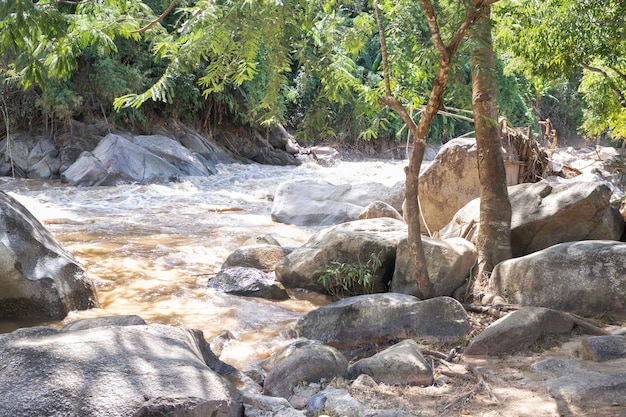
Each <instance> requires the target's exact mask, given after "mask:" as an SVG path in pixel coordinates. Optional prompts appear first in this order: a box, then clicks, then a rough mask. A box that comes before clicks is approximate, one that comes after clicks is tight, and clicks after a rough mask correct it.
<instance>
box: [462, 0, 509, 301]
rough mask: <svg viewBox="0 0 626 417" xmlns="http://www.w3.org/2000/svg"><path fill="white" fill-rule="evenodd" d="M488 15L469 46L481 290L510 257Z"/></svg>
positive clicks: (482, 18)
mask: <svg viewBox="0 0 626 417" xmlns="http://www.w3.org/2000/svg"><path fill="white" fill-rule="evenodd" d="M473 2H474V4H476V3H478V2H477V1H476V0H473ZM490 15H491V7H490V6H486V7H485V8H484V9H483V12H482V13H481V14H480V16H479V18H478V19H477V21H476V24H475V25H474V27H473V30H472V47H471V63H472V90H473V96H472V104H473V108H474V127H475V130H476V148H477V152H476V153H477V158H478V177H479V180H480V223H479V229H478V238H477V243H476V248H477V250H478V271H477V276H478V282H476V283H475V284H474V285H475V290H476V289H479V288H480V287H484V284H485V279H486V278H488V276H489V275H490V274H491V272H492V270H493V268H494V267H495V266H496V264H498V263H500V262H501V261H504V260H506V259H509V258H510V257H511V203H510V201H509V195H508V191H507V184H506V172H505V168H504V162H503V159H502V152H501V148H502V145H501V143H500V128H499V126H498V108H497V99H496V94H497V87H496V69H495V59H494V54H493V43H492V41H491V20H490ZM476 284H478V285H476Z"/></svg>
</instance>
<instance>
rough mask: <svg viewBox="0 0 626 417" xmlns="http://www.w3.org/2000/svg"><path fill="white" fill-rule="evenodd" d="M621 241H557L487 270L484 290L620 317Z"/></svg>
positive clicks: (624, 300)
mask: <svg viewBox="0 0 626 417" xmlns="http://www.w3.org/2000/svg"><path fill="white" fill-rule="evenodd" d="M624 259H626V243H623V242H614V241H606V240H604V241H602V240H589V241H582V242H568V243H561V244H558V245H554V246H551V247H549V248H548V249H544V250H541V251H539V252H535V253H533V254H530V255H526V256H523V257H521V258H516V259H509V260H507V261H504V262H501V263H499V264H498V265H496V267H495V268H494V270H493V273H492V275H491V278H490V280H489V291H490V292H492V293H494V294H498V295H501V296H502V297H504V298H505V299H506V300H508V301H509V302H512V303H517V304H522V305H531V306H540V307H548V308H553V309H556V310H565V311H570V312H573V313H576V314H580V315H583V316H595V315H601V314H605V313H607V312H609V313H610V314H612V315H617V316H623V315H626V278H625V277H626V262H624Z"/></svg>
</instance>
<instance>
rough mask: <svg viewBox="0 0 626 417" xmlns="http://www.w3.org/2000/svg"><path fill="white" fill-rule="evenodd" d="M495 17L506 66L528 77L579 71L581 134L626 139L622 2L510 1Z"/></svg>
mask: <svg viewBox="0 0 626 417" xmlns="http://www.w3.org/2000/svg"><path fill="white" fill-rule="evenodd" d="M496 14H497V16H498V21H499V27H500V30H499V35H498V37H499V38H500V42H501V43H502V44H506V45H508V49H509V50H510V51H511V52H512V53H513V54H514V55H515V57H517V59H515V60H514V61H511V62H514V63H515V64H516V65H517V67H518V68H522V69H523V70H524V71H525V72H526V74H528V75H529V76H532V77H541V78H548V79H549V78H557V77H561V76H563V77H565V78H568V77H570V76H571V75H572V74H575V73H577V72H581V71H582V73H583V79H582V82H581V88H580V90H581V92H582V93H583V95H584V97H585V99H586V101H587V108H586V111H585V112H584V119H585V120H584V124H583V127H584V129H585V130H586V131H587V132H588V133H589V134H598V133H602V132H607V133H608V134H609V136H612V137H615V138H619V137H626V61H625V60H624V56H626V2H623V1H597V0H568V1H557V0H547V1H541V2H538V1H534V0H516V1H511V2H506V3H502V4H501V7H499V8H498V10H497V13H496Z"/></svg>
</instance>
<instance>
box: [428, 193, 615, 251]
mask: <svg viewBox="0 0 626 417" xmlns="http://www.w3.org/2000/svg"><path fill="white" fill-rule="evenodd" d="M610 196H611V191H610V189H609V188H608V187H607V186H606V185H604V184H602V183H590V182H577V181H569V182H564V183H553V182H547V181H541V182H538V183H526V184H519V185H514V186H511V187H509V199H510V201H511V208H512V215H511V249H512V251H513V256H523V255H527V254H529V253H533V252H536V251H538V250H541V249H545V248H547V247H550V246H552V245H555V244H557V243H562V242H570V241H578V240H594V239H597V240H603V239H609V240H619V239H620V237H621V236H622V233H623V231H624V220H623V219H622V216H621V215H620V213H619V211H618V210H617V209H615V208H614V207H612V206H610V205H609V199H610ZM479 206H480V199H475V200H473V201H471V202H470V203H468V204H467V205H466V206H465V207H463V208H462V209H461V210H459V212H458V213H457V214H456V215H455V216H454V219H453V220H452V221H451V222H450V223H449V224H448V225H447V226H446V227H445V228H444V229H442V230H441V232H440V236H441V238H450V237H456V236H466V237H467V239H468V240H471V241H473V242H475V240H476V237H477V235H478V232H477V228H478V224H479V218H480V207H479Z"/></svg>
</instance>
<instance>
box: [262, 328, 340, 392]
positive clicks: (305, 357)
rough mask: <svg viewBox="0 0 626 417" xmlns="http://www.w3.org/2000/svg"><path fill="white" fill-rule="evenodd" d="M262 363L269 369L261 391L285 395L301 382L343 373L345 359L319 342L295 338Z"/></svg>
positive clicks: (330, 377)
mask: <svg viewBox="0 0 626 417" xmlns="http://www.w3.org/2000/svg"><path fill="white" fill-rule="evenodd" d="M264 367H265V368H266V369H267V370H268V373H267V376H266V377H265V382H264V384H263V393H264V394H267V395H271V396H274V397H282V398H285V399H288V398H289V397H290V396H291V394H292V391H293V388H294V387H295V386H296V385H298V384H299V383H301V382H319V381H320V380H321V379H326V380H330V379H332V378H334V377H343V376H344V375H345V374H346V370H347V369H348V361H347V360H346V358H345V357H344V356H343V354H342V353H341V352H339V351H338V350H337V349H335V348H332V347H330V346H326V345H323V344H321V343H318V342H314V341H310V340H304V341H296V342H294V343H292V344H291V345H289V346H287V347H286V348H285V349H283V350H281V351H280V352H278V353H276V354H274V355H273V356H272V357H270V359H269V360H268V361H266V363H265V364H264Z"/></svg>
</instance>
